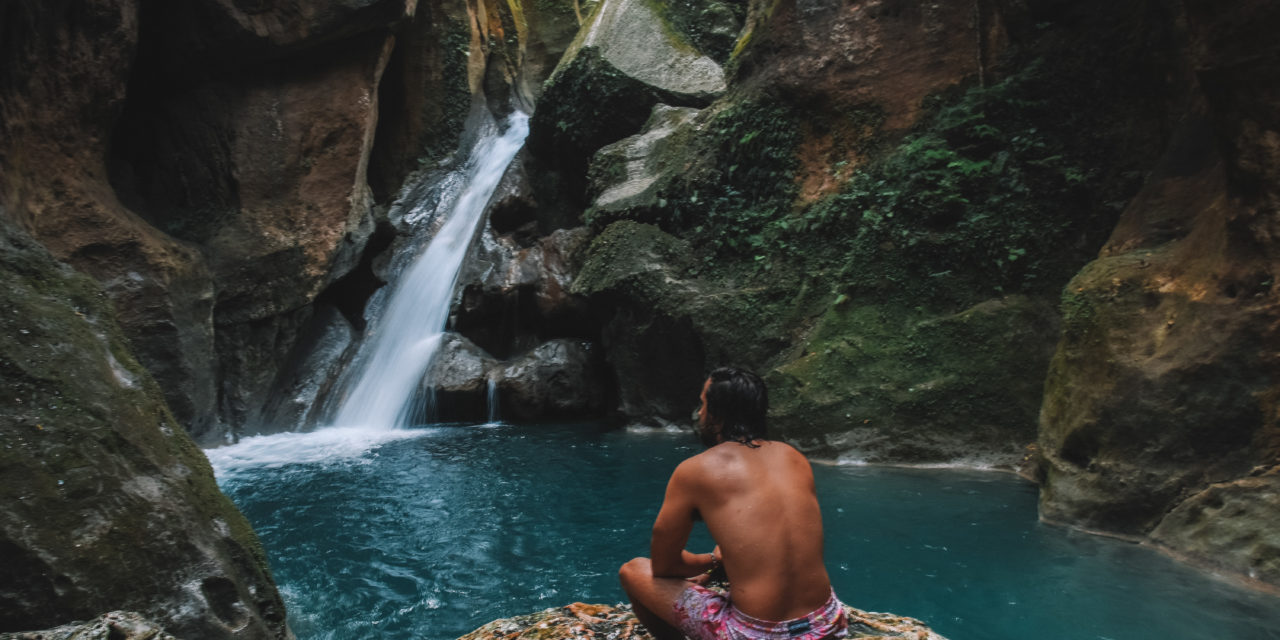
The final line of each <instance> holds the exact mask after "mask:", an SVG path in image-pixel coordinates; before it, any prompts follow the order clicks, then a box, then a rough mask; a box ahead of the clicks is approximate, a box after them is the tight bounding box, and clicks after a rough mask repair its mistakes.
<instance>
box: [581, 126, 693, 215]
mask: <svg viewBox="0 0 1280 640" xmlns="http://www.w3.org/2000/svg"><path fill="white" fill-rule="evenodd" d="M698 113H699V111H698V110H697V109H693V108H689V107H671V106H667V105H665V104H657V105H654V107H653V112H652V113H651V114H650V115H649V120H648V121H647V122H645V125H644V130H643V131H641V132H640V133H639V134H636V135H634V136H631V137H629V138H624V139H622V140H619V141H618V142H615V143H613V144H609V145H605V146H604V147H602V148H601V149H600V150H599V151H597V152H596V154H595V156H593V157H592V159H591V167H590V169H589V171H588V174H587V176H588V180H589V181H590V184H589V195H590V196H591V208H590V209H588V210H587V212H586V214H585V218H586V219H587V221H588V222H590V223H592V224H595V225H601V226H603V225H604V224H607V223H608V222H610V221H612V220H615V219H619V218H630V219H634V220H639V221H642V222H655V221H657V219H658V218H659V215H658V214H659V212H662V211H663V210H665V209H667V201H666V199H665V197H664V196H665V195H666V193H665V190H666V189H667V188H668V187H669V186H670V184H671V182H672V181H673V180H676V179H677V178H679V177H681V176H682V174H683V173H684V172H685V171H686V170H687V169H688V168H689V165H690V164H692V162H693V160H692V158H689V157H688V154H689V149H688V145H689V139H688V138H689V136H691V135H696V133H697V130H698V126H697V125H696V124H695V122H694V118H695V117H696V116H697V115H698Z"/></svg>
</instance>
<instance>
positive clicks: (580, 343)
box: [497, 338, 609, 420]
mask: <svg viewBox="0 0 1280 640" xmlns="http://www.w3.org/2000/svg"><path fill="white" fill-rule="evenodd" d="M602 364H603V363H602V361H601V357H600V354H599V353H598V349H596V347H595V345H594V344H592V343H591V342H588V341H585V340H571V339H567V338H561V339H557V340H551V341H548V342H545V343H543V344H541V345H538V346H537V347H536V348H534V349H533V350H532V351H530V352H528V353H526V354H525V355H523V356H521V357H519V358H516V359H514V360H513V361H511V362H509V363H507V364H505V365H504V366H502V367H501V369H500V370H499V373H498V374H497V384H498V397H499V399H500V400H499V402H500V406H501V415H502V416H503V418H504V419H509V420H547V419H575V418H591V417H597V416H600V415H602V414H603V413H604V409H605V407H604V403H605V399H606V395H605V394H606V393H607V391H608V389H609V385H608V384H607V377H606V373H605V371H604V368H603V366H602Z"/></svg>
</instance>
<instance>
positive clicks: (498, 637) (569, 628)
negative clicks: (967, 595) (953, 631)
mask: <svg viewBox="0 0 1280 640" xmlns="http://www.w3.org/2000/svg"><path fill="white" fill-rule="evenodd" d="M844 610H845V615H847V616H849V637H850V638H881V639H884V640H890V639H897V638H901V639H902V640H946V638H944V637H942V636H940V635H938V634H937V633H934V632H933V631H932V630H931V629H929V627H928V626H926V625H925V624H924V623H923V622H921V621H919V620H916V619H914V618H907V617H903V616H896V615H893V614H891V613H871V612H868V611H863V610H861V609H855V608H853V607H850V606H849V605H845V608H844ZM569 638H594V639H595V640H651V639H652V638H653V636H652V635H651V634H650V633H649V632H648V631H646V630H645V628H644V627H643V626H641V625H640V622H639V621H637V620H636V617H635V614H634V613H632V612H631V606H630V605H607V604H584V603H581V602H575V603H573V604H571V605H568V606H566V607H559V608H554V609H546V610H544V611H539V612H537V613H530V614H526V615H522V616H516V617H514V618H504V619H502V620H495V621H493V622H490V623H489V624H486V625H484V626H483V627H480V628H479V629H476V630H475V631H472V632H471V633H468V634H467V635H465V636H462V637H461V638H459V639H458V640H568V639H569Z"/></svg>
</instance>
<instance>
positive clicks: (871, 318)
mask: <svg viewBox="0 0 1280 640" xmlns="http://www.w3.org/2000/svg"><path fill="white" fill-rule="evenodd" d="M1055 329H1056V327H1055V322H1054V316H1053V309H1052V306H1051V305H1049V304H1047V303H1045V302H1039V301H1035V300H1031V299H1025V298H1010V299H1006V300H999V301H992V302H988V303H984V304H983V305H979V306H977V307H974V308H972V309H968V310H966V311H964V312H962V313H958V314H952V315H946V316H935V315H932V314H930V313H928V312H926V311H924V310H922V309H919V308H906V307H901V306H896V305H854V304H849V303H847V302H842V303H840V304H833V305H832V306H831V307H830V308H829V309H828V310H827V312H826V313H825V314H824V315H823V316H822V318H821V319H820V320H819V322H818V323H817V325H816V327H815V329H814V330H813V332H812V333H811V334H810V335H809V337H808V338H807V339H806V340H805V342H804V343H803V345H802V346H801V349H800V351H799V353H798V354H797V356H796V357H795V358H793V359H791V360H789V361H787V362H785V363H784V364H782V365H781V366H779V367H778V368H777V369H776V370H775V371H774V372H773V373H772V374H771V376H770V383H771V388H773V389H775V391H774V393H773V401H774V408H775V411H774V414H775V415H774V416H773V422H774V424H775V425H776V427H777V429H778V430H779V432H780V433H782V434H784V435H785V436H786V437H788V438H791V439H794V440H796V441H800V442H820V441H822V439H823V437H824V436H825V435H826V434H838V433H840V432H842V431H854V430H862V431H865V432H868V433H874V434H879V435H878V436H873V437H872V439H874V438H875V437H879V438H890V439H893V440H895V443H894V445H893V447H892V448H887V447H880V448H879V452H878V455H882V456H885V457H886V458H887V459H896V460H905V461H930V460H947V459H950V458H953V457H956V456H958V455H963V454H964V453H965V452H966V451H965V447H973V448H975V449H978V450H982V449H986V450H988V451H993V450H994V451H999V450H1001V449H1003V450H1004V451H1006V452H1007V453H1009V455H1014V454H1015V453H1016V452H1017V451H1018V449H1019V448H1020V447H1021V445H1022V444H1025V443H1029V442H1031V441H1032V440H1034V438H1035V431H1036V416H1037V414H1038V411H1039V406H1040V391H1041V382H1040V381H1041V380H1043V379H1044V372H1045V370H1046V368H1047V367H1048V362H1049V358H1050V355H1051V352H1052V349H1053V344H1054V342H1055V341H1056V340H1055V336H1056V330H1055ZM975 444H980V445H982V446H974V445H975Z"/></svg>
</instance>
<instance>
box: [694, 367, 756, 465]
mask: <svg viewBox="0 0 1280 640" xmlns="http://www.w3.org/2000/svg"><path fill="white" fill-rule="evenodd" d="M708 377H709V378H710V380H711V386H709V387H707V413H709V414H710V416H711V419H713V420H715V421H716V422H717V423H719V424H720V426H721V431H720V436H721V437H722V438H724V439H725V440H726V441H728V440H732V441H734V442H740V443H742V444H745V445H747V446H749V447H754V446H758V445H754V444H752V443H751V441H752V440H756V439H759V440H768V439H769V432H768V428H767V427H766V426H765V415H766V414H767V413H769V390H768V389H767V388H766V387H765V384H764V380H761V379H760V376H758V375H756V374H754V373H752V372H750V371H746V370H744V369H737V368H734V367H720V368H719V369H716V370H715V371H712V372H711V375H710V376H708Z"/></svg>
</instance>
